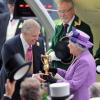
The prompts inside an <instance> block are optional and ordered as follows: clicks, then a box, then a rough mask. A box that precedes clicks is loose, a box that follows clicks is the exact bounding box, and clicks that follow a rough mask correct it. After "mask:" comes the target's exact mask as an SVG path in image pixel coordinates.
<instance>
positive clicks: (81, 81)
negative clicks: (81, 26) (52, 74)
mask: <svg viewBox="0 0 100 100" xmlns="http://www.w3.org/2000/svg"><path fill="white" fill-rule="evenodd" d="M57 73H58V74H60V75H61V76H62V77H63V78H64V79H65V80H58V82H63V81H64V82H69V83H70V90H71V94H74V98H73V99H72V100H89V91H88V89H89V87H90V86H91V85H92V84H93V83H94V82H95V81H96V65H95V60H94V58H93V56H92V55H91V54H90V53H89V51H88V50H86V51H84V52H83V53H82V54H80V56H78V57H77V58H76V59H75V60H74V61H73V62H72V64H71V65H70V66H69V68H68V70H67V71H65V70H63V69H60V68H58V69H57Z"/></svg>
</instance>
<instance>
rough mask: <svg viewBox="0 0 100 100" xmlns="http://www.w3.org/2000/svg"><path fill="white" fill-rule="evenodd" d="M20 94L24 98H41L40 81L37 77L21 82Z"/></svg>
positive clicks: (37, 99)
mask: <svg viewBox="0 0 100 100" xmlns="http://www.w3.org/2000/svg"><path fill="white" fill-rule="evenodd" d="M20 96H21V98H22V100H23V99H24V100H40V82H39V80H37V79H36V78H32V77H30V78H26V79H25V80H24V81H23V82H22V83H21V88H20Z"/></svg>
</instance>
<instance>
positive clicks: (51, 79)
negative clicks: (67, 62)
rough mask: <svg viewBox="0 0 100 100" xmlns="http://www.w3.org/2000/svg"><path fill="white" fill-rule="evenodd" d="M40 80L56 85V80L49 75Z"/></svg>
mask: <svg viewBox="0 0 100 100" xmlns="http://www.w3.org/2000/svg"><path fill="white" fill-rule="evenodd" d="M42 78H43V79H44V80H45V82H48V83H56V81H57V79H55V78H54V77H53V76H52V75H51V74H48V75H43V76H42Z"/></svg>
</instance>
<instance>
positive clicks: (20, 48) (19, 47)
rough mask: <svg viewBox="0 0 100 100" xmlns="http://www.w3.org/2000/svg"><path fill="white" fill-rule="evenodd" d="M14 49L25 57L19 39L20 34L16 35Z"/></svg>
mask: <svg viewBox="0 0 100 100" xmlns="http://www.w3.org/2000/svg"><path fill="white" fill-rule="evenodd" d="M16 50H17V52H20V53H21V55H22V56H23V57H24V58H25V55H24V48H23V45H22V42H21V39H20V35H18V38H17V45H16Z"/></svg>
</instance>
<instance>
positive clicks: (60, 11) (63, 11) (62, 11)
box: [58, 7, 73, 14]
mask: <svg viewBox="0 0 100 100" xmlns="http://www.w3.org/2000/svg"><path fill="white" fill-rule="evenodd" d="M72 9H73V7H71V8H69V9H68V10H67V9H65V10H58V13H62V14H63V13H68V12H69V11H71V10H72Z"/></svg>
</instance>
